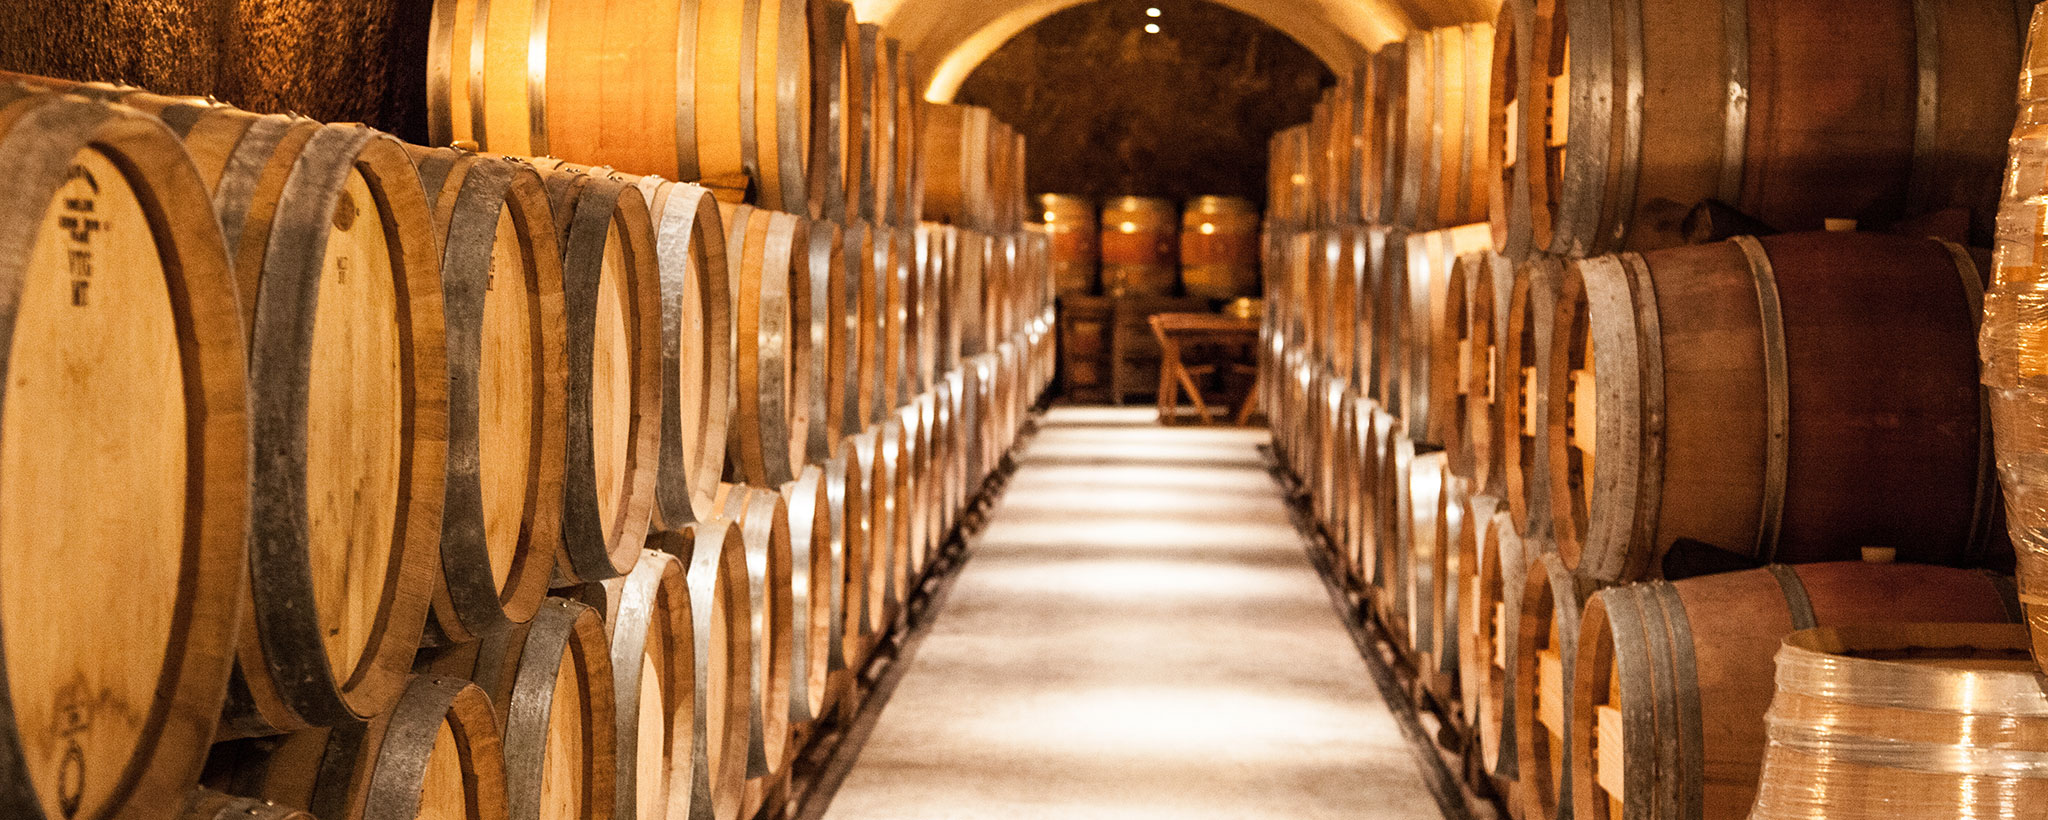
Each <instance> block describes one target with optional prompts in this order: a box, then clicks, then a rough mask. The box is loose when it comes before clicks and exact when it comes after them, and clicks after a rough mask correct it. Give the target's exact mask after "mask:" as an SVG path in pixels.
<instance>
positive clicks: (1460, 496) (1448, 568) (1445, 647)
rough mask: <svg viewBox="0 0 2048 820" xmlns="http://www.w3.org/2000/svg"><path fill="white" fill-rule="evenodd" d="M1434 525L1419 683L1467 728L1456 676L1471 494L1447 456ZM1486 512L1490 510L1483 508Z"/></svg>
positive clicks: (1460, 649) (1441, 466)
mask: <svg viewBox="0 0 2048 820" xmlns="http://www.w3.org/2000/svg"><path fill="white" fill-rule="evenodd" d="M1438 470H1439V477H1438V482H1439V484H1440V487H1441V489H1439V490H1438V492H1437V499H1436V500H1437V508H1436V521H1435V526H1434V530H1435V532H1433V533H1432V536H1433V538H1432V540H1434V541H1435V543H1434V544H1433V546H1434V551H1433V553H1432V555H1431V557H1430V570H1429V584H1428V586H1427V587H1426V588H1425V587H1422V586H1421V585H1420V584H1419V583H1418V585H1417V593H1418V595H1419V596H1422V597H1423V602H1424V603H1427V604H1428V606H1429V611H1430V618H1429V622H1430V629H1431V632H1432V636H1431V638H1430V645H1431V649H1430V651H1429V654H1427V655H1426V656H1424V659H1425V660H1426V661H1427V663H1426V666H1427V667H1429V668H1431V669H1432V672H1431V674H1430V676H1429V677H1428V678H1426V679H1425V682H1426V683H1427V684H1428V685H1429V686H1430V691H1431V693H1432V694H1434V695H1435V696H1436V699H1437V702H1438V703H1440V704H1442V705H1443V708H1444V709H1445V710H1451V709H1453V708H1455V709H1457V713H1456V714H1457V716H1458V720H1459V721H1460V722H1463V723H1466V724H1469V723H1470V721H1471V719H1472V718H1471V711H1470V710H1468V709H1464V708H1463V704H1464V702H1465V699H1464V680H1463V679H1462V678H1461V677H1460V676H1459V672H1460V671H1461V669H1462V667H1461V665H1460V664H1461V663H1462V661H1463V658H1464V655H1463V649H1464V631H1465V630H1466V629H1467V628H1468V627H1467V624H1469V623H1470V621H1468V620H1467V619H1466V618H1465V611H1464V592H1465V589H1466V588H1467V586H1469V585H1468V584H1466V583H1465V581H1466V571H1465V541H1466V540H1467V539H1466V531H1467V530H1469V529H1471V528H1472V526H1473V524H1474V522H1473V520H1472V519H1473V511H1472V501H1473V499H1472V493H1471V490H1470V489H1469V487H1468V485H1467V484H1466V482H1465V479H1463V478H1460V477H1459V476H1458V474H1457V472H1456V471H1454V470H1452V469H1451V465H1450V461H1449V458H1448V455H1446V457H1445V459H1444V460H1443V462H1442V463H1441V464H1439V465H1438ZM1487 511H1488V512H1491V511H1492V510H1491V508H1489V509H1488V510H1487Z"/></svg>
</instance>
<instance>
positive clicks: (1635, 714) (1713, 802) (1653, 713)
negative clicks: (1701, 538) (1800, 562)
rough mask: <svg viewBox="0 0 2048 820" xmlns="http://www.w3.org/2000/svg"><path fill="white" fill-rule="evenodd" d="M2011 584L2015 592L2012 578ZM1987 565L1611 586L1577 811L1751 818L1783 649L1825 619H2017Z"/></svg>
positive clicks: (1589, 663) (1781, 571)
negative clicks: (1775, 661) (1777, 658)
mask: <svg viewBox="0 0 2048 820" xmlns="http://www.w3.org/2000/svg"><path fill="white" fill-rule="evenodd" d="M2002 587H2003V589H2002ZM2010 594H2011V590H2010V587H2009V586H2007V585H2002V584H1999V583H1998V582H1996V581H1995V580H1994V579H1993V578H1992V577H1991V576H1988V575H1986V574H1984V573H1981V572H1976V571H1972V570H1962V569H1951V568H1947V567H1928V566H1912V565H1907V564H1866V563H1861V562H1853V561H1852V562H1844V563H1828V564H1807V565H1804V566H1797V567H1793V566H1786V565H1783V564H1774V565H1772V566H1769V567H1766V568H1764V569H1755V570H1747V571H1742V572H1728V573H1722V574H1719V575H1710V576H1703V577H1698V578H1689V579H1686V580H1683V581H1677V582H1672V583H1664V582H1652V583H1648V584H1634V585H1630V586H1622V587H1615V588H1612V589H1607V590H1603V591H1601V592H1599V593H1598V594H1596V595H1594V596H1593V597H1592V598H1591V599H1590V600H1588V601H1587V602H1586V606H1585V612H1584V616H1583V617H1584V620H1583V622H1582V624H1581V626H1580V631H1579V643H1578V655H1579V657H1578V661H1577V664H1576V666H1577V669H1578V670H1580V671H1581V672H1582V674H1580V675H1578V676H1577V677H1576V678H1574V679H1573V681H1572V683H1571V687H1572V694H1571V697H1572V699H1573V704H1572V712H1571V720H1572V724H1573V725H1572V739H1571V741H1570V742H1571V748H1570V750H1569V752H1568V755H1569V757H1570V760H1571V767H1572V781H1573V782H1574V783H1577V784H1584V787H1583V788H1580V789H1577V790H1575V791H1574V792H1573V795H1572V800H1573V801H1574V809H1575V811H1574V813H1573V816H1574V817H1576V818H1579V819H1580V820H1605V819H1606V818H1613V819H1614V820H1621V818H1634V817H1669V816H1680V817H1700V818H1704V819H1705V820H1729V819H1730V818H1736V819H1737V820H1739V818H1743V817H1747V816H1748V815H1749V810H1750V804H1751V803H1753V802H1754V801H1755V799H1756V795H1757V775H1758V774H1759V773H1760V772H1761V770H1762V766H1763V758H1764V748H1765V745H1766V741H1765V732H1764V713H1765V711H1766V708H1767V706H1768V705H1769V703H1770V701H1771V692H1772V690H1773V686H1772V678H1771V674H1770V669H1771V664H1770V658H1771V657H1772V656H1773V655H1774V654H1776V653H1777V651H1778V647H1779V645H1780V644H1781V643H1782V642H1783V641H1784V638H1785V636H1786V635H1788V634H1791V633H1792V632H1793V631H1795V630H1800V629H1811V628H1813V627H1816V626H1858V627H1860V626H1865V625H1869V624H1877V623H1917V622H1934V621H1942V622H1950V623H1989V622H1997V621H2008V620H2012V619H2013V618H2014V617H2015V616H2016V615H2017V614H2018V613H2017V611H2016V610H2017V606H2016V605H2014V606H2012V607H2011V609H2010V610H2009V609H2008V602H2007V598H2008V596H2009V595H2010Z"/></svg>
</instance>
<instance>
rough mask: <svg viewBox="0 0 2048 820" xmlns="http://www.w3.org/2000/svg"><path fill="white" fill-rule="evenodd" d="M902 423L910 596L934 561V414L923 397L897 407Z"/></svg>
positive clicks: (906, 584) (903, 511)
mask: <svg viewBox="0 0 2048 820" xmlns="http://www.w3.org/2000/svg"><path fill="white" fill-rule="evenodd" d="M896 417H897V419H898V420H899V421H900V422H901V424H902V427H903V458H904V462H903V464H901V465H899V466H900V468H901V470H902V472H903V487H904V493H903V497H902V499H901V500H900V501H899V502H898V506H900V507H901V508H902V509H901V511H900V514H899V516H898V519H897V520H898V521H899V522H900V523H901V525H902V527H903V535H902V538H903V540H904V541H905V544H904V557H905V559H906V560H905V561H904V564H903V567H904V572H905V577H904V585H903V590H904V599H905V600H906V601H907V600H909V598H910V596H911V595H912V594H913V591H914V590H916V589H917V588H918V586H919V580H920V579H921V578H922V577H923V576H924V571H925V568H926V566H927V565H929V563H930V561H931V554H930V553H931V547H932V544H931V532H930V523H929V519H930V518H931V515H932V508H931V501H930V490H931V479H932V476H931V415H930V414H929V413H928V412H926V408H925V406H924V404H923V402H922V401H921V400H913V401H911V402H910V403H909V404H906V405H904V406H903V409H902V410H899V411H897V414H896Z"/></svg>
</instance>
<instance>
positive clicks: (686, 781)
mask: <svg viewBox="0 0 2048 820" xmlns="http://www.w3.org/2000/svg"><path fill="white" fill-rule="evenodd" d="M650 543H655V542H654V541H653V540H652V539H650ZM687 571H688V567H687V565H685V564H684V562H683V559H681V558H678V557H676V556H674V555H671V554H669V553H666V552H662V551H660V550H658V549H648V550H644V551H642V552H641V554H640V561H639V563H637V564H635V565H634V566H633V571H632V572H631V573H629V574H627V575H626V576H624V577H621V578H612V579H610V580H607V581H605V582H604V590H605V593H606V594H605V596H604V597H605V604H606V611H605V625H606V627H607V628H609V630H610V645H611V653H612V655H611V658H612V691H613V693H614V696H615V700H616V704H617V707H618V708H617V709H615V710H614V712H615V719H614V722H613V727H614V728H613V733H614V735H615V736H616V738H617V740H618V755H617V763H618V775H617V781H616V782H617V788H616V789H615V795H614V798H615V799H614V801H613V809H612V812H613V816H614V817H619V818H624V817H633V818H639V820H664V818H676V819H677V820H682V818H687V817H691V816H693V815H695V816H708V815H709V814H710V812H709V811H708V808H707V810H705V811H703V812H702V813H701V814H700V813H698V809H697V807H696V806H693V805H692V803H693V800H694V799H695V796H694V795H693V793H692V783H693V782H694V780H695V779H696V772H695V771H694V767H695V766H696V765H697V762H698V761H697V758H696V756H695V750H694V748H693V747H694V746H695V744H696V743H697V740H698V738H700V737H702V736H703V726H702V724H701V723H700V722H699V716H700V715H702V714H703V711H702V710H700V709H698V708H697V704H696V699H697V698H698V697H700V696H704V693H703V692H702V690H700V689H699V688H698V687H697V681H698V678H699V676H698V674H697V670H696V663H697V656H698V654H699V653H698V651H697V648H696V646H695V639H696V634H697V633H696V627H695V622H696V618H695V613H694V612H692V611H691V603H692V602H691V600H690V590H689V581H688V579H687V577H686V575H687Z"/></svg>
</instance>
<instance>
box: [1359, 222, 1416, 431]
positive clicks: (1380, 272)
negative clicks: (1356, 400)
mask: <svg viewBox="0 0 2048 820" xmlns="http://www.w3.org/2000/svg"><path fill="white" fill-rule="evenodd" d="M1408 236H1409V235H1408V233H1407V232H1405V231H1403V230H1401V229H1399V228H1389V229H1386V230H1385V232H1384V233H1383V234H1382V235H1381V236H1380V237H1379V239H1380V241H1381V243H1382V244H1381V245H1380V246H1379V247H1378V248H1373V249H1369V250H1368V252H1369V253H1372V252H1373V251H1377V252H1376V253H1372V255H1371V256H1370V257H1369V259H1370V267H1369V268H1368V269H1367V270H1366V282H1367V285H1368V286H1369V288H1370V290H1371V294H1372V295H1371V296H1370V297H1369V298H1368V301H1370V302H1371V303H1372V310H1371V314H1372V316H1371V318H1372V340H1371V347H1370V349H1369V351H1367V352H1368V353H1369V354H1370V356H1371V364H1372V376H1373V378H1372V381H1371V382H1370V383H1369V385H1368V387H1370V388H1371V390H1372V392H1371V394H1370V395H1371V396H1372V397H1373V398H1374V399H1377V400H1378V401H1379V403H1380V407H1382V408H1385V409H1386V411H1387V412H1389V413H1393V414H1394V415H1396V416H1401V415H1403V414H1405V413H1407V412H1408V410H1407V408H1408V404H1409V399H1408V387H1409V381H1408V367H1407V362H1408V361H1409V359H1410V358H1412V357H1413V355H1414V354H1413V353H1412V352H1411V351H1409V349H1408V347H1407V346H1406V345H1405V344H1404V341H1405V340H1404V338H1403V335H1402V332H1403V328H1405V327H1406V326H1407V324H1408V313H1409V312H1410V311H1412V310H1413V309H1414V308H1413V300H1412V299H1411V298H1410V295H1409V291H1410V290H1411V283H1410V281H1409V277H1408V262H1409V259H1408V253H1407V248H1408Z"/></svg>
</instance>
